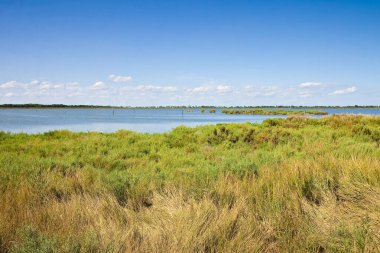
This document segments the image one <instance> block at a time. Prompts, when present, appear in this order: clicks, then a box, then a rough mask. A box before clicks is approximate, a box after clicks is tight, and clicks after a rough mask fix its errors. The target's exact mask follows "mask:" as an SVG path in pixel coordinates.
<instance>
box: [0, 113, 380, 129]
mask: <svg viewBox="0 0 380 253" xmlns="http://www.w3.org/2000/svg"><path fill="white" fill-rule="evenodd" d="M297 110H298V109H297ZM322 110H323V111H327V112H328V113H329V114H343V113H348V114H372V115H380V109H366V108H357V109H322ZM283 117H286V116H273V115H268V116H267V115H227V114H223V113H221V109H217V110H216V113H209V112H208V111H207V110H206V112H204V113H202V112H201V111H200V109H194V110H192V111H191V112H188V111H187V110H186V109H184V110H182V109H0V131H7V132H15V133H17V132H25V133H40V132H47V131H52V130H63V129H67V130H71V131H77V132H87V131H98V132H114V131H117V130H119V129H126V130H133V131H138V132H148V133H157V132H165V131H169V130H171V129H173V128H175V127H177V126H180V125H185V126H191V127H193V126H198V125H205V124H216V123H230V122H262V121H263V120H264V119H267V118H283ZM316 117H320V116H316Z"/></svg>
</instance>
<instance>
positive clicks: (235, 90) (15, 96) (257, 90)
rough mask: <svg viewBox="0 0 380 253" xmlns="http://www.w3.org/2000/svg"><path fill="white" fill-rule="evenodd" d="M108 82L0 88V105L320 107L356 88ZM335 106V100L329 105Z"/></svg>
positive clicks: (310, 84)
mask: <svg viewBox="0 0 380 253" xmlns="http://www.w3.org/2000/svg"><path fill="white" fill-rule="evenodd" d="M109 79H110V80H108V81H103V80H97V81H94V82H93V83H89V84H80V83H78V82H67V83H54V82H50V81H46V80H43V81H41V80H31V81H30V82H26V83H25V82H24V83H23V82H18V81H6V82H3V83H0V104H1V103H43V104H51V103H63V104H97V105H126V106H127V105H129V106H145V105H260V104H261V105H262V104H267V105H275V104H300V103H302V104H321V103H322V102H326V101H327V102H328V97H329V96H328V95H341V94H349V93H354V92H356V91H357V90H358V88H357V87H356V86H352V87H348V88H345V89H334V87H329V85H324V84H322V83H319V82H303V83H300V84H296V85H290V86H279V85H266V86H263V85H246V86H232V85H228V84H226V83H220V84H218V83H217V82H213V83H211V84H210V83H206V84H204V85H196V86H188V87H180V86H175V85H154V84H138V83H136V84H135V83H126V82H129V81H131V80H132V78H131V77H130V76H116V75H109ZM330 101H332V102H335V101H336V100H330Z"/></svg>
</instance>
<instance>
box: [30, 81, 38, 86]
mask: <svg viewBox="0 0 380 253" xmlns="http://www.w3.org/2000/svg"><path fill="white" fill-rule="evenodd" d="M39 83H40V81H38V80H32V81H31V82H30V84H33V85H36V84H39Z"/></svg>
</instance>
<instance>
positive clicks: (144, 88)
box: [133, 85, 178, 92]
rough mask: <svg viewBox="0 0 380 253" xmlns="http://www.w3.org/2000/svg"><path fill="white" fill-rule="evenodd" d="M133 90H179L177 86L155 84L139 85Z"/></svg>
mask: <svg viewBox="0 0 380 253" xmlns="http://www.w3.org/2000/svg"><path fill="white" fill-rule="evenodd" d="M133 90H137V91H159V92H162V91H163V92H174V91H177V90H178V88H177V87H173V86H155V85H139V86H137V87H136V88H134V89H133Z"/></svg>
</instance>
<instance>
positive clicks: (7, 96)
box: [4, 92, 15, 98]
mask: <svg viewBox="0 0 380 253" xmlns="http://www.w3.org/2000/svg"><path fill="white" fill-rule="evenodd" d="M14 95H15V94H14V93H12V92H8V93H6V94H5V95H4V97H6V98H10V97H13V96H14Z"/></svg>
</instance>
